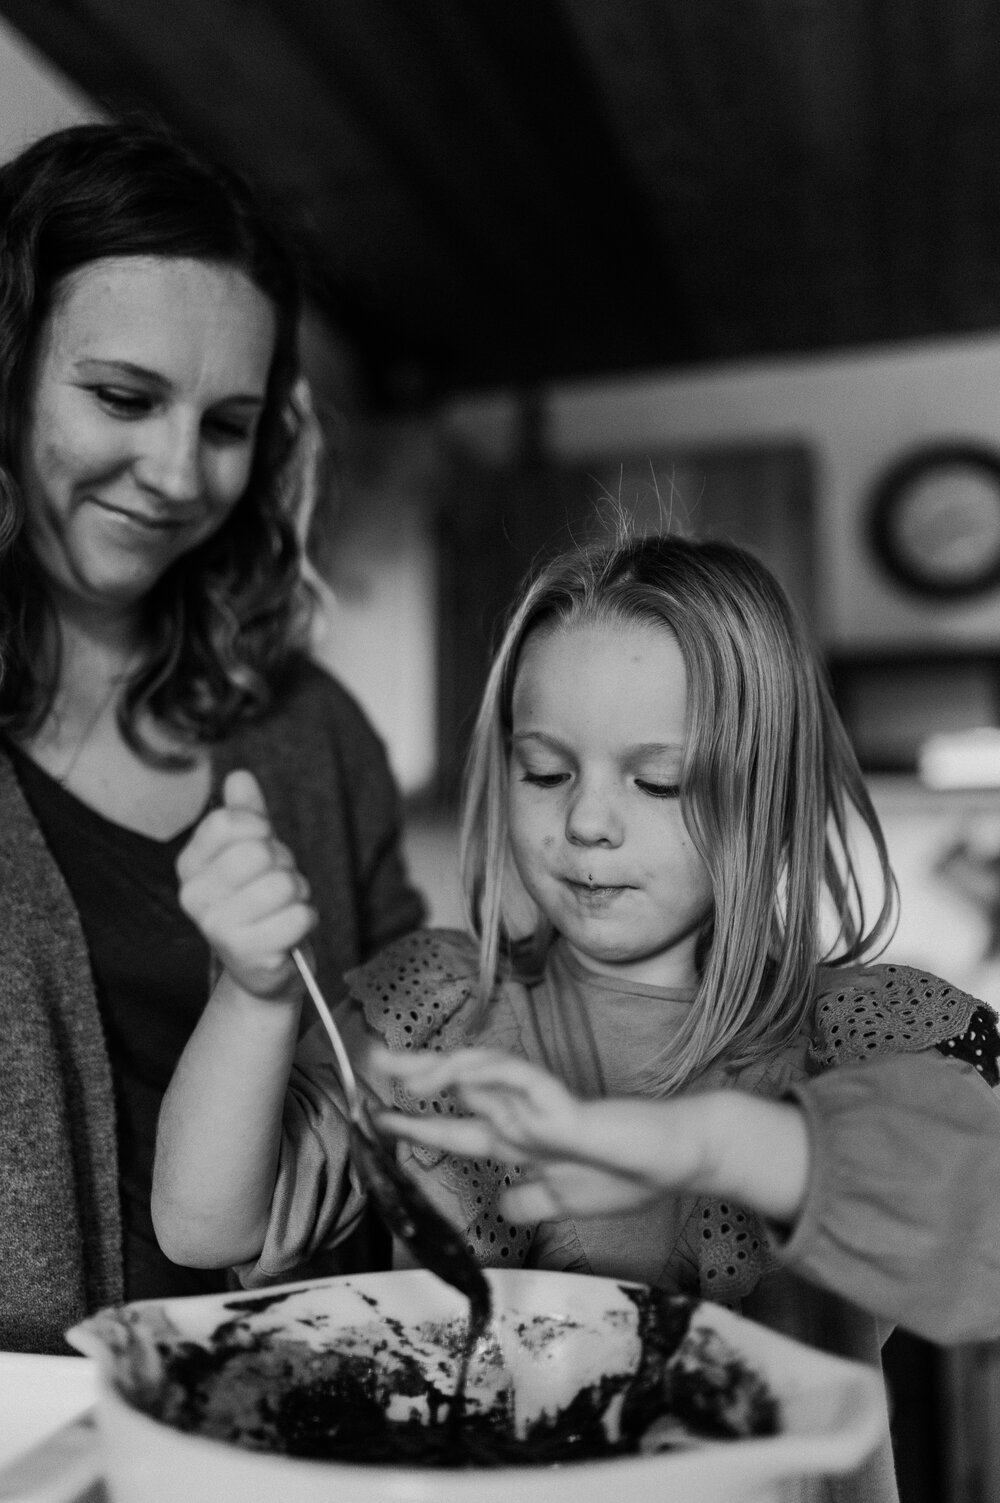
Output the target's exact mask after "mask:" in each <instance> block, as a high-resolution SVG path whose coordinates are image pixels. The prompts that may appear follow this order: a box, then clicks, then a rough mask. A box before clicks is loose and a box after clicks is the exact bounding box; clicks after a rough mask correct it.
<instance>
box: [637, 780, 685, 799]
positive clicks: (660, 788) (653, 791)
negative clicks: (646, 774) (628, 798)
mask: <svg viewBox="0 0 1000 1503" xmlns="http://www.w3.org/2000/svg"><path fill="white" fill-rule="evenodd" d="M635 785H636V787H637V788H641V789H642V791H643V793H648V794H649V796H650V798H680V793H681V787H680V784H679V783H654V782H653V781H652V779H650V778H636V780H635Z"/></svg>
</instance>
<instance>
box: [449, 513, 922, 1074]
mask: <svg viewBox="0 0 1000 1503" xmlns="http://www.w3.org/2000/svg"><path fill="white" fill-rule="evenodd" d="M593 621H602V622H612V623H614V622H619V623H623V624H624V623H629V624H635V623H641V624H644V625H649V624H653V625H656V626H660V627H664V628H666V629H667V630H668V631H669V632H671V634H672V635H673V636H674V638H675V639H676V641H677V643H678V645H679V647H680V650H681V653H682V655H683V658H684V664H685V669H686V672H687V681H688V744H687V748H686V751H685V756H684V763H683V768H682V773H681V807H682V810H683V814H684V819H685V823H686V824H687V827H688V829H689V831H690V834H691V837H692V840H693V841H694V842H695V844H696V846H697V848H698V851H699V853H700V855H701V857H702V860H703V861H704V862H705V865H706V868H707V870H708V872H709V875H710V878H711V882H712V887H713V891H714V897H715V901H714V917H713V920H712V921H711V923H710V926H709V928H708V930H707V931H706V933H705V934H704V936H703V938H702V944H701V946H700V950H699V954H700V959H701V970H700V977H699V984H698V989H697V993H696V996H695V1000H694V1005H693V1006H692V1008H691V1010H690V1014H689V1017H688V1019H687V1021H686V1023H685V1024H684V1026H683V1028H682V1030H681V1033H680V1035H679V1037H677V1038H676V1039H675V1040H674V1041H673V1042H672V1044H671V1046H670V1049H669V1052H666V1051H665V1053H664V1056H663V1057H661V1058H659V1059H657V1060H655V1061H652V1062H651V1066H650V1071H649V1079H648V1081H647V1082H645V1084H646V1086H647V1088H649V1089H653V1090H658V1091H661V1092H667V1091H671V1090H675V1089H677V1088H678V1087H679V1086H680V1085H682V1084H683V1083H684V1082H685V1081H688V1080H690V1079H691V1078H692V1077H693V1076H695V1075H697V1074H698V1073H700V1072H701V1071H702V1070H704V1069H705V1068H706V1067H707V1066H708V1065H710V1064H711V1063H712V1062H713V1061H716V1060H721V1059H724V1060H725V1061H726V1062H727V1063H731V1064H733V1065H743V1064H747V1063H750V1062H751V1061H752V1060H754V1059H757V1058H759V1057H760V1056H761V1055H762V1054H765V1053H767V1052H770V1051H771V1050H774V1049H777V1048H778V1047H780V1045H781V1044H783V1043H784V1042H786V1041H787V1040H788V1039H789V1038H790V1037H792V1036H793V1035H794V1034H795V1033H796V1032H797V1031H798V1029H799V1028H800V1027H801V1026H802V1023H803V1021H804V1020H805V1018H806V1015H807V1013H808V1010H809V1006H810V1002H811V998H812V994H813V989H814V984H815V969H816V965H817V963H818V962H820V961H823V962H825V963H827V964H831V965H838V964H839V965H844V964H848V963H850V962H853V961H857V960H860V959H862V958H865V957H867V956H870V955H871V954H872V953H873V952H874V951H876V950H877V948H878V946H879V944H880V943H882V944H884V943H885V942H886V941H887V940H888V938H889V936H890V935H891V932H892V928H893V925H894V922H895V915H896V906H897V903H896V884H895V880H894V878H893V875H892V871H891V868H890V865H889V857H888V852H887V850H886V845H885V840H884V837H883V835H882V831H881V828H880V826H879V822H878V817H877V815H876V813H875V810H874V808H873V806H872V802H871V799H870V798H869V795H868V792H867V790H866V788H865V785H864V781H863V778H862V775H861V771H860V768H859V767H858V763H857V759H856V757H855V755H854V751H853V749H852V747H851V744H850V741H849V740H848V737H847V733H846V731H845V730H844V727H843V725H842V723H841V720H840V717H839V715H838V714H837V711H836V709H835V707H834V704H833V701H832V698H831V695H830V692H829V689H828V687H827V684H826V680H825V675H824V673H823V670H822V667H821V664H820V662H819V660H818V658H817V655H816V654H815V652H814V651H813V649H812V647H811V645H810V643H809V641H808V639H807V637H806V635H805V632H804V630H803V628H802V626H801V625H800V623H799V622H798V621H797V619H796V617H795V613H794V611H793V609H792V606H791V604H790V602H789V600H788V598H787V596H786V595H785V593H784V591H783V590H782V588H781V586H780V585H779V584H778V582H777V581H776V580H775V578H774V577H773V575H772V574H771V573H770V572H769V571H768V569H767V568H766V567H765V566H764V565H763V564H762V563H760V561H759V560H758V559H756V558H755V557H754V556H753V555H752V554H750V553H747V552H746V551H744V550H743V549H741V548H738V547H735V546H732V545H730V544H727V543H718V542H694V541H691V540H688V539H685V538H680V537H674V536H664V535H660V534H656V535H653V536H642V537H627V538H625V539H624V540H621V539H619V540H617V541H615V542H613V543H607V542H604V543H599V544H594V545H591V546H587V547H581V548H577V549H574V550H573V551H571V552H568V553H565V554H562V555H561V556H560V557H558V558H556V559H554V560H553V561H551V562H550V563H548V564H546V565H545V566H544V567H542V568H541V569H540V570H539V572H538V573H537V574H536V575H535V576H534V577H533V578H532V579H531V580H530V581H529V583H528V585H527V587H526V589H525V590H524V593H523V594H522V596H521V598H520V601H519V602H518V603H517V605H516V606H515V608H514V610H513V612H512V614H511V616H510V619H509V622H508V625H507V628H506V631H505V632H504V635H503V639H502V641H501V644H500V648H499V651H498V652H497V655H496V658H495V660H494V663H493V667H492V670H491V672H490V675H489V678H488V680H487V684H486V689H485V691H484V694H483V700H482V705H481V708H480V712H479V716H478V719H477V721H476V725H475V729H474V732H473V737H472V744H471V749H470V755H469V760H468V766H467V771H466V783H465V798H464V810H463V817H462V838H461V868H462V883H463V890H464V894H465V901H466V905H467V914H468V919H469V922H470V925H471V927H472V930H473V932H474V934H476V936H477V937H478V939H479V943H480V1006H481V1007H482V1008H484V1009H485V1007H486V1006H487V1005H488V1001H489V997H490V995H491V994H492V991H493V989H494V987H495V985H496V982H497V978H498V975H499V973H500V971H501V969H507V968H510V967H513V968H514V969H515V970H518V971H524V972H525V973H526V974H530V973H531V972H534V971H537V969H538V968H539V966H540V964H541V963H542V961H543V960H544V956H545V953H546V951H547V949H548V947H549V945H550V944H551V942H552V940H553V938H554V934H553V931H552V929H551V926H550V925H549V924H548V921H547V920H546V919H545V917H544V915H543V914H541V913H540V912H538V910H537V909H535V908H534V905H532V904H531V903H530V900H528V898H527V894H526V893H525V892H524V889H523V887H522V886H521V884H520V881H519V879H518V877H517V873H516V871H515V869H514V867H513V863H512V861H511V860H510V853H509V848H508V826H507V776H508V773H507V761H508V746H509V738H510V732H511V701H512V695H513V688H514V680H515V677H516V674H517V669H518V663H519V660H520V654H521V651H522V649H523V647H524V644H525V642H526V641H527V640H528V638H529V637H530V636H531V635H532V634H533V633H535V632H538V631H540V630H552V629H556V628H558V627H560V626H570V625H573V624H576V623H582V622H593ZM852 811H853V812H854V814H856V815H857V816H858V817H859V819H860V822H861V825H862V826H863V827H864V828H865V829H866V830H867V833H868V837H869V839H870V841H871V845H872V848H873V851H874V853H875V855H876V857H877V862H878V867H879V870H880V879H881V880H880V889H881V890H880V900H879V907H878V911H877V913H875V915H874V918H873V919H872V920H871V921H870V922H869V920H868V917H867V916H866V912H865V901H864V896H863V893H862V884H861V879H860V872H859V867H858V864H857V861H856V858H855V856H854V854H853V852H852V841H851V840H850V838H849V829H848V822H849V819H850V817H851V813H852ZM525 912H529V913H530V914H531V919H530V920H529V921H528V923H527V926H526V927H525V922H524V919H523V917H522V918H521V919H520V921H518V920H517V919H516V918H514V915H515V914H520V915H524V914H525ZM824 917H826V918H829V917H832V920H833V926H834V931H835V932H834V933H833V935H832V936H831V938H830V941H829V943H828V944H824V941H823V938H822V932H823V926H824Z"/></svg>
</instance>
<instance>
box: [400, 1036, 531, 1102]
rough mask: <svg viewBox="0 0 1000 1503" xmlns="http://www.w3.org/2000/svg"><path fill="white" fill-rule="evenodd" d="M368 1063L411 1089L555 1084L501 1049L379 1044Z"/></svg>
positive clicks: (520, 1087) (515, 1087) (527, 1088)
mask: <svg viewBox="0 0 1000 1503" xmlns="http://www.w3.org/2000/svg"><path fill="white" fill-rule="evenodd" d="M371 1063H372V1065H373V1067H374V1068H376V1069H378V1070H379V1071H380V1072H381V1073H382V1074H384V1075H388V1076H390V1077H392V1078H394V1079H398V1080H402V1081H404V1082H405V1083H406V1085H407V1086H409V1088H410V1089H411V1090H416V1089H420V1090H447V1089H449V1088H451V1087H455V1086H461V1087H472V1086H495V1087H498V1088H504V1089H507V1090H523V1091H527V1092H529V1093H530V1092H531V1090H532V1089H537V1088H538V1087H540V1086H548V1085H549V1084H550V1083H556V1082H554V1080H553V1077H552V1076H550V1075H548V1074H547V1073H546V1072H545V1071H544V1070H540V1069H539V1068H538V1066H537V1065H533V1064H530V1063H529V1061H528V1060H526V1059H521V1058H519V1057H518V1056H517V1055H514V1054H505V1053H504V1052H503V1051H502V1050H500V1049H455V1050H453V1051H452V1052H451V1053H450V1054H435V1053H433V1052H432V1051H430V1050H415V1051H414V1052H413V1053H411V1054H404V1053H402V1052H399V1051H395V1050H392V1049H386V1048H385V1047H383V1046H380V1047H378V1048H376V1049H373V1050H372V1052H371Z"/></svg>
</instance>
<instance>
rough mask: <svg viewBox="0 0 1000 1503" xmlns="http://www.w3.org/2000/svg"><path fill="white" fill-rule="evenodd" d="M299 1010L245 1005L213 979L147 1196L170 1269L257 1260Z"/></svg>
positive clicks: (242, 995) (180, 1071)
mask: <svg viewBox="0 0 1000 1503" xmlns="http://www.w3.org/2000/svg"><path fill="white" fill-rule="evenodd" d="M300 1007H301V1004H300V1002H299V1000H298V999H289V1000H281V1001H278V1000H274V999H267V1000H263V999H261V998H258V997H254V996H252V995H251V994H249V993H248V992H246V991H244V990H243V989H242V988H241V987H240V986H239V985H238V984H237V983H236V982H235V981H234V980H233V979H232V978H231V977H230V976H229V974H228V972H223V974H222V977H221V978H220V980H219V982H218V984H217V986H216V987H215V990H214V991H213V993H212V996H211V998H210V999H209V1002H208V1004H207V1005H206V1007H205V1011H204V1012H203V1014H202V1016H201V1018H200V1020H199V1022H198V1025H197V1027H196V1029H195V1031H194V1033H193V1034H192V1036H191V1038H190V1040H189V1042H188V1044H187V1047H186V1048H185V1050H184V1052H183V1054H182V1055H181V1059H180V1061H179V1063H178V1066H177V1069H176V1071H175V1073H174V1077H173V1080H172V1081H171V1083H170V1086H169V1088H168V1090H167V1093H166V1096H165V1097H164V1101H163V1107H162V1110H161V1113H160V1122H159V1128H158V1132H157V1146H156V1162H155V1166H154V1173H153V1197H152V1214H153V1224H154V1227H155V1229H156V1235H157V1237H158V1238H159V1241H160V1244H161V1246H162V1248H163V1250H164V1252H165V1253H166V1254H167V1256H168V1257H169V1258H171V1259H173V1260H174V1262H177V1263H183V1264H186V1265H189V1266H194V1267H223V1266H227V1265H229V1264H234V1263H241V1262H245V1261H247V1260H248V1259H250V1258H253V1257H255V1256H256V1255H257V1253H258V1252H259V1251H260V1248H261V1246H262V1244H263V1241H264V1234H265V1230H266V1227H267V1222H268V1215H269V1211H270V1205H271V1197H272V1193H273V1189H274V1181H275V1175H276V1172H277V1163H278V1153H279V1150H280V1143H281V1116H282V1106H283V1103H284V1099H285V1090H286V1087H287V1083H288V1076H289V1071H290V1069H291V1064H292V1059H293V1056H294V1053H295V1045H296V1040H297V1034H298V1023H299V1013H300Z"/></svg>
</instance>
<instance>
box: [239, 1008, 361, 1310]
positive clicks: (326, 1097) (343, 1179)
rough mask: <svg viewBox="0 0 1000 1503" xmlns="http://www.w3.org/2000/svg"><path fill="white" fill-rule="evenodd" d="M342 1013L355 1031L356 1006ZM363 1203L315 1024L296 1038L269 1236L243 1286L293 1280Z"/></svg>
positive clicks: (243, 1274) (246, 1267)
mask: <svg viewBox="0 0 1000 1503" xmlns="http://www.w3.org/2000/svg"><path fill="white" fill-rule="evenodd" d="M337 1011H338V1014H339V1016H338V1021H343V1022H344V1024H345V1028H344V1031H345V1033H350V1032H352V1031H353V1030H352V1029H351V1027H350V1026H349V1025H350V1020H351V1018H352V1012H353V1014H354V1018H353V1021H354V1026H355V1027H357V1026H358V1023H357V1010H356V1009H352V1008H351V1005H350V1004H349V1003H347V1004H342V1005H341V1006H340V1007H339V1008H338V1009H337ZM348 1047H349V1048H350V1047H351V1044H350V1043H349V1044H348ZM364 1206H365V1196H364V1193H363V1191H362V1189H361V1186H360V1184H359V1182H358V1180H357V1177H356V1175H355V1172H354V1170H353V1167H352V1166H351V1162H350V1156H349V1153H348V1128H347V1121H346V1116H345V1110H344V1107H343V1093H342V1092H341V1089H340V1084H339V1081H338V1079H337V1076H336V1072H335V1070H334V1068H333V1065H332V1064H331V1061H330V1050H329V1045H328V1044H327V1042H326V1039H325V1036H324V1035H323V1034H322V1031H321V1029H320V1026H319V1024H318V1023H317V1024H314V1026H313V1027H312V1028H310V1029H309V1031H308V1032H307V1033H306V1034H304V1035H303V1037H302V1039H301V1040H300V1042H299V1047H298V1050H297V1051H296V1058H295V1064H294V1066H293V1068H292V1073H291V1078H290V1080H289V1085H288V1090H287V1092H286V1094H285V1106H284V1112H283V1115H282V1125H281V1146H280V1151H279V1158H278V1170H277V1178H276V1180H275V1187H274V1195H273V1198H272V1201H271V1216H270V1220H269V1222H268V1227H267V1235H266V1237H265V1240H264V1245H263V1247H262V1248H261V1251H260V1253H259V1255H258V1256H257V1258H256V1259H254V1260H253V1261H252V1262H249V1263H245V1264H243V1265H242V1266H241V1267H239V1268H238V1269H237V1270H236V1272H237V1274H238V1276H239V1280H240V1283H241V1284H242V1285H243V1286H244V1287H245V1288H247V1289H255V1288H259V1287H261V1286H262V1285H265V1284H268V1283H271V1282H273V1281H274V1280H275V1279H276V1278H286V1279H290V1278H294V1277H295V1276H296V1270H297V1269H298V1268H299V1265H301V1264H305V1263H308V1261H309V1260H310V1259H311V1258H313V1257H315V1256H316V1254H317V1253H320V1252H325V1251H327V1250H328V1249H329V1248H332V1247H335V1246H336V1245H337V1244H338V1243H339V1242H342V1241H343V1240H344V1239H345V1238H346V1237H348V1236H349V1235H350V1234H351V1232H353V1231H354V1230H355V1229H356V1227H357V1226H358V1225H359V1223H360V1221H361V1216H362V1213H363V1211H364ZM312 1272H315V1269H313V1270H312ZM303 1276H305V1274H303Z"/></svg>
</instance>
